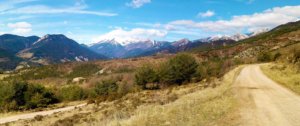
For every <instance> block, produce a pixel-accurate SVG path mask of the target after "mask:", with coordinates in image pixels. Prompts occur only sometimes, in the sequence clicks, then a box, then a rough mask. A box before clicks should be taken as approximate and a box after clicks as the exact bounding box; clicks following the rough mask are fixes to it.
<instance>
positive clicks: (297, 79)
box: [261, 63, 300, 94]
mask: <svg viewBox="0 0 300 126" xmlns="http://www.w3.org/2000/svg"><path fill="white" fill-rule="evenodd" d="M261 68H262V71H263V72H264V73H265V74H266V75H267V76H268V77H270V78H271V79H272V80H274V81H276V82H278V83H280V84H282V85H283V86H285V87H287V88H289V89H291V90H292V91H294V92H296V93H298V94H300V72H299V70H297V69H298V68H297V67H295V66H293V65H287V64H279V63H276V64H275V63H270V64H265V65H262V66H261Z"/></svg>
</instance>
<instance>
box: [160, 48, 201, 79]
mask: <svg viewBox="0 0 300 126" xmlns="http://www.w3.org/2000/svg"><path fill="white" fill-rule="evenodd" d="M197 67H198V64H197V62H196V60H195V58H194V57H193V56H191V55H188V54H185V53H181V54H177V55H176V56H175V57H174V58H171V59H170V60H169V61H168V62H166V63H164V64H162V65H161V67H160V71H159V75H160V82H161V83H166V84H182V83H183V82H189V81H190V80H191V78H192V77H193V76H194V74H195V73H196V72H197Z"/></svg>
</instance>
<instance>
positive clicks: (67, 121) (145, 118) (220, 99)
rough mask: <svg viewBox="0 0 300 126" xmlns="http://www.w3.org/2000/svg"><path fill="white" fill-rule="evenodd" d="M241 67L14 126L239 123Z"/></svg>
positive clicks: (159, 125) (221, 125) (225, 124)
mask: <svg viewBox="0 0 300 126" xmlns="http://www.w3.org/2000/svg"><path fill="white" fill-rule="evenodd" d="M240 69H241V67H239V68H236V69H234V70H233V71H231V72H229V73H228V74H226V75H225V76H224V78H223V79H221V80H220V79H217V78H215V79H214V80H212V81H210V82H204V81H203V82H199V83H193V84H189V85H181V86H172V87H167V88H164V89H161V90H143V91H139V92H135V93H128V94H126V95H124V96H123V97H121V98H119V99H116V100H114V101H105V102H97V101H96V102H95V103H94V104H89V105H87V106H85V107H83V108H77V109H75V110H73V111H70V112H64V113H55V114H53V115H51V116H47V117H44V118H42V121H38V119H32V120H29V121H28V120H27V121H25V120H23V121H18V122H13V123H10V124H11V125H54V126H56V125H57V126H60V125H63V126H64V125H105V126H106V125H107V126H120V125H121V126H135V125H138V126H140V125H157V126H161V125H174V126H181V125H219V126H227V125H234V124H238V122H237V121H236V120H235V119H237V118H235V117H236V116H237V115H235V113H234V112H235V111H236V110H235V109H236V105H237V103H236V101H235V98H234V94H233V92H232V87H231V85H232V83H233V81H234V80H235V77H236V75H238V73H239V71H240Z"/></svg>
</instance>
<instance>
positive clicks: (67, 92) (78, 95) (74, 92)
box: [57, 85, 87, 101]
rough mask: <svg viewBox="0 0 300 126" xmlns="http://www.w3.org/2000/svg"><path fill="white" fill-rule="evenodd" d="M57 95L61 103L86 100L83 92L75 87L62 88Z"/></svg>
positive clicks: (85, 94)
mask: <svg viewBox="0 0 300 126" xmlns="http://www.w3.org/2000/svg"><path fill="white" fill-rule="evenodd" d="M57 95H58V97H59V98H60V100H62V101H75V100H83V99H85V98H87V93H86V92H85V90H84V89H82V88H81V87H79V86H77V85H71V86H66V87H62V88H61V89H60V90H59V92H58V94H57Z"/></svg>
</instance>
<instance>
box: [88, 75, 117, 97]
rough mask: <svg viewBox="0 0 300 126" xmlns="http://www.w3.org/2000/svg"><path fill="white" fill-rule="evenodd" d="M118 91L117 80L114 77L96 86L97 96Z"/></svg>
mask: <svg viewBox="0 0 300 126" xmlns="http://www.w3.org/2000/svg"><path fill="white" fill-rule="evenodd" d="M117 91H118V85H117V81H115V80H113V79H109V80H103V81H102V82H100V83H98V84H96V85H95V87H94V93H95V95H96V96H107V95H109V94H114V93H116V92H117Z"/></svg>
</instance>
